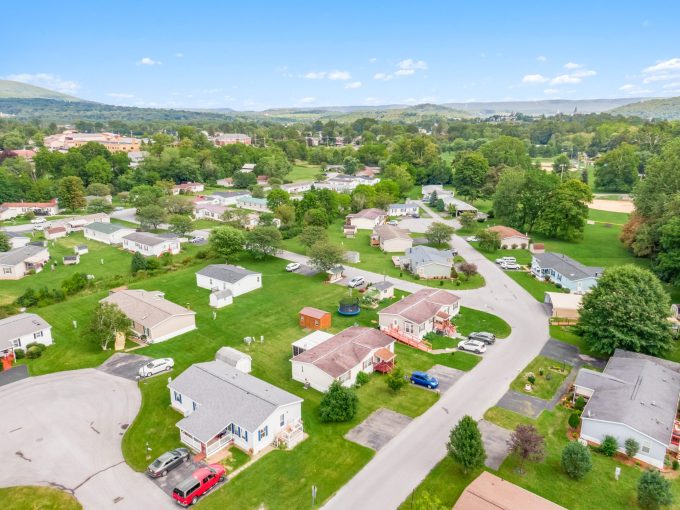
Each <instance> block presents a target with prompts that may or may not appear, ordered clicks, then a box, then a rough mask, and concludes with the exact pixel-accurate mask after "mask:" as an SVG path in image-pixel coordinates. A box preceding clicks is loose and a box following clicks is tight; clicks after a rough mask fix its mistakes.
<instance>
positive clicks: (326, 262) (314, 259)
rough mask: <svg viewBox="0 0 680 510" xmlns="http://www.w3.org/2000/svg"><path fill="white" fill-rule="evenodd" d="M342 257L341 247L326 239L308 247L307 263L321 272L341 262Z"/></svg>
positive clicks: (343, 256)
mask: <svg viewBox="0 0 680 510" xmlns="http://www.w3.org/2000/svg"><path fill="white" fill-rule="evenodd" d="M344 258H345V250H344V249H343V247H342V246H339V245H337V244H333V243H331V242H328V241H319V242H317V243H315V244H314V245H313V246H312V247H311V248H310V249H309V263H310V264H311V266H312V267H314V268H315V269H317V270H319V271H321V272H324V271H328V270H329V269H331V268H332V267H335V266H337V265H338V264H341V263H342V262H343V260H344Z"/></svg>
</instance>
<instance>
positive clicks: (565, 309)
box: [543, 292, 583, 320]
mask: <svg viewBox="0 0 680 510" xmlns="http://www.w3.org/2000/svg"><path fill="white" fill-rule="evenodd" d="M582 300H583V295H582V294H572V293H569V294H565V293H564V292H546V293H545V299H544V300H543V302H544V303H545V304H547V305H548V306H550V316H551V317H558V318H560V319H569V320H578V318H579V316H580V315H581V301H582Z"/></svg>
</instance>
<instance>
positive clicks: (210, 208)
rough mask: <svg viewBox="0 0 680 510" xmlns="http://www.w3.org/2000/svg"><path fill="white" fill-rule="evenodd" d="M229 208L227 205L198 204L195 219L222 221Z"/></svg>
mask: <svg viewBox="0 0 680 510" xmlns="http://www.w3.org/2000/svg"><path fill="white" fill-rule="evenodd" d="M227 209H228V207H227V206H226V205H214V204H196V205H195V206H194V218H196V219H197V220H200V219H208V220H216V221H222V216H223V215H224V213H225V212H226V210H227Z"/></svg>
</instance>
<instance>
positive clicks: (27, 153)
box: [9, 149, 38, 161]
mask: <svg viewBox="0 0 680 510" xmlns="http://www.w3.org/2000/svg"><path fill="white" fill-rule="evenodd" d="M10 153H11V154H13V156H12V155H10V156H9V157H17V158H22V159H25V160H26V161H33V158H34V157H35V156H36V154H38V153H37V152H36V151H34V150H33V149H12V150H11V151H10Z"/></svg>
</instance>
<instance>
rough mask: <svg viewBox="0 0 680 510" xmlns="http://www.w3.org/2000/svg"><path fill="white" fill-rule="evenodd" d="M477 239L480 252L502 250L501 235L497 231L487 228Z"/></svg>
mask: <svg viewBox="0 0 680 510" xmlns="http://www.w3.org/2000/svg"><path fill="white" fill-rule="evenodd" d="M477 239H479V249H480V250H484V251H490V252H493V251H498V250H500V248H501V235H500V234H499V233H498V232H496V231H495V230H489V229H488V228H486V229H484V230H482V231H481V232H480V233H479V234H477Z"/></svg>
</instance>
